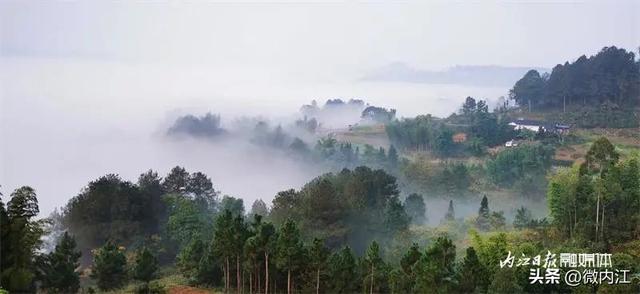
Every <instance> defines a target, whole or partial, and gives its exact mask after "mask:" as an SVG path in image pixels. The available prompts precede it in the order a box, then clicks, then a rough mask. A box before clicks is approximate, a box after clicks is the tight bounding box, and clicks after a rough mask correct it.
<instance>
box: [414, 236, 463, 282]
mask: <svg viewBox="0 0 640 294" xmlns="http://www.w3.org/2000/svg"><path fill="white" fill-rule="evenodd" d="M455 258H456V246H455V245H454V244H453V242H451V239H449V238H447V237H438V238H437V239H436V241H435V242H434V243H433V244H432V245H431V246H430V247H429V248H427V250H425V253H424V255H423V256H422V257H421V258H420V260H418V262H417V263H416V265H415V274H416V284H415V287H414V292H419V293H432V292H433V291H434V290H435V291H436V292H437V293H450V292H453V291H454V287H455V284H454V282H453V281H454V278H455V276H454V275H455V271H454V262H455Z"/></svg>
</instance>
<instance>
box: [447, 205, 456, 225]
mask: <svg viewBox="0 0 640 294" xmlns="http://www.w3.org/2000/svg"><path fill="white" fill-rule="evenodd" d="M444 220H445V221H446V222H451V221H454V220H456V213H455V211H454V210H453V200H449V208H448V209H447V213H446V214H445V215H444Z"/></svg>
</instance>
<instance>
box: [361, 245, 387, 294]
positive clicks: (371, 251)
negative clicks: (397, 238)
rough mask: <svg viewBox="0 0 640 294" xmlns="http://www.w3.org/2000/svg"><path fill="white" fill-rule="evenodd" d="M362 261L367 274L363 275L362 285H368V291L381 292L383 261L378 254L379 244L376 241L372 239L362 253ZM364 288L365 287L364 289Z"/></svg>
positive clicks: (371, 293)
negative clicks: (363, 253)
mask: <svg viewBox="0 0 640 294" xmlns="http://www.w3.org/2000/svg"><path fill="white" fill-rule="evenodd" d="M364 261H365V263H366V265H367V267H368V269H367V271H368V272H369V273H368V275H366V276H365V281H364V283H363V284H364V285H368V286H369V293H370V294H373V293H374V292H377V293H378V292H382V291H381V288H382V285H381V284H382V282H383V281H384V280H385V279H384V275H385V274H386V273H385V272H384V267H385V265H384V261H383V260H382V257H381V256H380V246H379V245H378V242H376V241H373V242H371V245H369V248H367V251H366V252H365V255H364ZM365 290H366V289H365Z"/></svg>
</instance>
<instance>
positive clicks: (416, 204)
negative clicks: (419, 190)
mask: <svg viewBox="0 0 640 294" xmlns="http://www.w3.org/2000/svg"><path fill="white" fill-rule="evenodd" d="M404 208H405V210H406V211H407V215H409V217H410V218H411V222H412V223H414V224H424V222H425V221H426V220H427V217H426V207H425V204H424V198H423V197H422V195H420V194H416V193H413V194H410V195H409V196H407V199H405V201H404Z"/></svg>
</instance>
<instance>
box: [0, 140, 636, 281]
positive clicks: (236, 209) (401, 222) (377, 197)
mask: <svg viewBox="0 0 640 294" xmlns="http://www.w3.org/2000/svg"><path fill="white" fill-rule="evenodd" d="M505 156H506V155H505ZM507 157H508V158H515V157H517V155H515V154H514V155H509V156H507ZM503 160H506V159H500V160H497V161H496V162H495V163H492V164H495V165H500V164H503V163H501V162H502V161H503ZM504 164H509V163H504ZM487 168H488V169H489V170H491V169H495V167H490V166H488V167H487ZM524 173H525V174H529V172H526V171H525V172H524ZM504 176H509V177H513V176H517V174H509V175H504ZM504 176H497V177H496V181H497V182H502V181H504V180H505V178H504ZM399 193H400V191H399V190H398V186H397V183H396V179H395V177H393V176H392V175H389V174H387V173H386V172H384V171H383V170H373V169H370V168H367V167H357V168H355V169H354V170H348V169H345V170H342V171H340V172H338V173H329V174H326V175H323V176H320V177H318V178H316V179H314V180H312V181H311V182H309V183H308V184H306V185H305V186H304V187H302V188H301V189H300V190H286V191H282V192H280V193H278V195H276V197H275V199H274V200H273V203H272V205H271V207H270V208H268V207H267V206H266V205H265V203H264V202H262V201H261V200H259V201H256V203H254V204H253V205H252V208H251V210H250V211H248V212H246V211H245V207H244V204H243V201H242V200H241V199H235V198H233V197H230V196H223V197H220V193H219V192H218V191H216V190H215V189H214V188H213V185H212V183H211V180H210V179H209V178H208V177H207V176H206V175H204V174H202V173H198V172H195V173H189V172H187V171H186V170H184V169H183V168H181V167H175V168H174V169H172V170H171V172H170V173H169V174H168V175H167V176H165V177H164V178H161V177H160V176H158V174H157V173H156V172H153V171H148V172H145V173H143V174H142V175H140V178H139V179H138V182H137V183H130V182H127V181H125V180H122V179H120V178H119V177H118V176H116V175H106V176H104V177H101V178H99V179H97V180H95V181H92V182H91V183H89V184H88V185H87V187H86V188H85V189H84V190H83V191H82V193H80V194H79V195H78V196H76V197H74V198H73V199H71V200H70V201H69V203H68V204H67V206H66V207H65V209H64V210H63V212H62V217H60V218H59V219H58V220H55V219H45V220H36V218H35V217H36V215H37V213H38V200H37V197H36V193H35V191H34V190H33V189H32V188H30V187H22V188H19V189H16V190H15V191H14V192H13V193H11V195H10V200H9V202H8V203H7V204H6V206H5V205H4V204H3V205H2V207H1V211H0V213H1V214H0V217H2V219H3V222H2V228H1V229H2V234H3V242H2V248H1V249H2V253H3V254H2V259H3V260H2V262H3V265H4V267H3V272H2V285H3V287H4V288H6V289H9V290H10V291H12V292H21V291H26V292H28V291H31V290H33V289H34V287H36V285H37V286H38V287H40V288H41V289H44V290H46V291H49V292H75V291H77V290H78V289H79V288H80V275H81V273H80V272H78V268H79V267H78V266H79V265H80V264H84V266H90V267H91V274H90V278H91V279H92V280H95V284H94V285H95V286H89V287H97V288H98V289H100V290H109V289H117V288H120V287H123V286H125V285H126V284H127V283H128V282H127V281H130V280H134V281H139V284H138V285H139V286H137V288H136V291H138V292H141V293H151V292H162V291H164V290H163V287H162V285H160V284H158V283H157V282H151V281H153V280H154V279H156V278H158V277H160V275H161V271H160V269H161V268H175V269H177V270H179V272H180V273H181V274H182V275H183V276H184V277H185V278H186V279H187V280H188V283H190V284H192V285H200V286H208V287H219V288H220V289H225V291H230V290H231V289H233V291H240V292H249V293H254V292H255V293H269V292H272V293H284V292H286V293H292V292H305V293H306V292H322V293H327V292H330V293H353V292H365V291H366V292H376V293H408V292H411V293H425V292H431V291H436V292H439V293H452V292H456V293H471V292H483V293H484V292H488V293H507V292H508V293H514V292H520V291H526V292H531V293H537V292H541V291H566V290H567V288H566V286H564V285H557V284H554V285H547V284H530V283H529V281H528V280H527V279H526V275H527V273H528V269H527V268H526V267H523V268H503V269H501V268H500V267H498V263H499V261H501V260H502V259H504V258H505V256H506V255H507V252H509V251H511V252H517V253H520V252H522V253H527V254H538V253H543V252H545V251H546V250H551V249H554V250H556V249H557V250H563V249H565V250H566V249H571V248H573V249H575V250H587V251H589V250H603V251H607V252H611V251H612V252H614V260H615V261H620V262H622V263H621V264H619V265H620V266H625V267H627V268H628V267H631V268H633V269H637V268H638V266H640V263H638V262H637V261H638V259H637V257H634V256H633V255H630V254H634V253H631V252H629V253H617V252H624V250H625V249H624V248H637V246H638V241H637V236H638V234H640V232H639V231H638V228H639V227H640V214H639V213H638V212H639V211H640V209H639V208H640V165H639V159H638V157H637V156H635V157H631V158H627V159H624V160H623V159H621V158H620V154H618V153H617V152H616V150H615V147H613V145H612V144H611V143H610V142H609V141H608V140H607V139H605V138H601V139H599V140H597V141H596V142H594V144H593V145H592V147H591V149H590V150H589V152H588V154H587V156H586V158H585V159H584V161H583V163H582V164H578V165H575V166H574V167H571V168H562V169H561V170H560V171H558V172H557V173H555V174H554V175H553V176H552V177H551V179H550V184H549V187H548V190H547V197H548V203H549V207H550V215H549V219H550V220H551V221H550V222H549V221H548V220H546V219H535V218H533V217H532V216H531V213H530V212H529V211H528V209H527V208H526V207H522V208H521V209H519V210H518V214H517V215H516V216H515V218H514V219H513V221H512V224H509V222H508V221H507V220H506V218H505V216H504V215H503V213H502V212H499V211H494V210H491V208H490V207H491V205H490V203H489V201H488V199H487V197H483V198H482V200H481V201H480V202H479V203H478V206H477V214H475V215H472V216H467V217H458V216H456V212H455V199H452V200H451V201H450V205H449V211H448V212H447V214H446V216H445V218H443V219H442V220H441V225H440V226H439V227H440V229H435V230H432V229H427V230H426V231H425V229H426V228H425V227H422V226H421V225H419V224H421V221H423V220H424V219H425V218H428V217H429V216H428V215H426V214H425V202H424V198H423V196H422V195H418V194H412V195H410V196H408V197H406V199H405V200H404V201H401V200H400V198H399ZM54 221H61V222H62V226H63V227H64V231H65V232H64V233H63V234H61V235H60V236H59V237H58V238H57V240H56V242H57V245H56V246H55V248H54V249H53V250H52V251H51V252H49V253H41V251H39V250H38V248H40V246H41V245H42V241H41V238H40V237H41V236H42V235H43V234H44V233H45V232H46V231H47V229H48V228H51V222H54ZM47 222H49V224H47ZM414 224H416V225H414ZM467 231H469V232H470V233H469V235H467V234H466V233H465V232H467ZM463 240H467V241H465V242H462V241H463ZM461 242H462V243H461ZM463 244H466V245H463ZM459 246H462V247H459ZM523 275H524V276H523ZM518 277H520V278H518ZM36 281H37V282H36ZM563 287H564V288H563ZM580 287H583V288H584V287H586V289H588V288H591V289H596V286H594V285H585V286H580ZM603 287H604V288H611V289H612V290H613V291H618V292H619V291H622V292H624V291H627V290H628V289H629V288H628V287H631V285H628V284H624V285H617V286H612V285H601V286H600V288H602V289H604V288H603ZM625 287H626V288H625ZM89 289H93V288H86V289H83V291H93V290H89ZM625 289H627V290H625Z"/></svg>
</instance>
